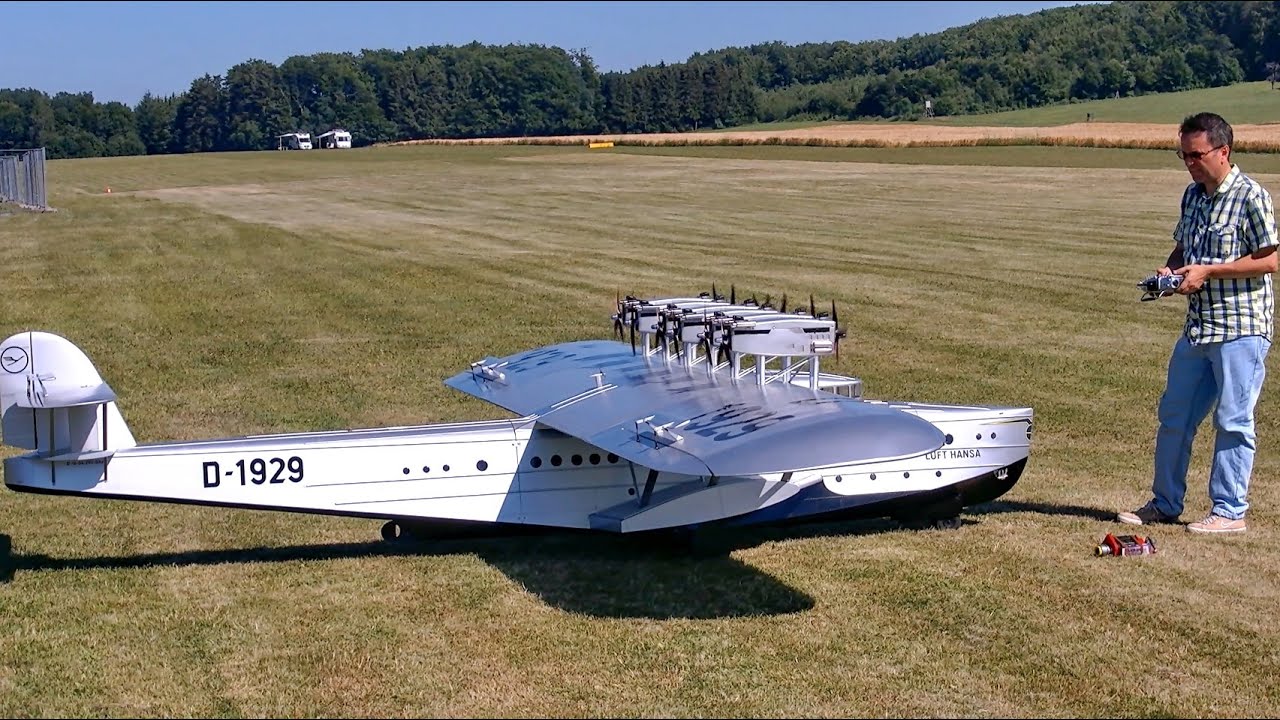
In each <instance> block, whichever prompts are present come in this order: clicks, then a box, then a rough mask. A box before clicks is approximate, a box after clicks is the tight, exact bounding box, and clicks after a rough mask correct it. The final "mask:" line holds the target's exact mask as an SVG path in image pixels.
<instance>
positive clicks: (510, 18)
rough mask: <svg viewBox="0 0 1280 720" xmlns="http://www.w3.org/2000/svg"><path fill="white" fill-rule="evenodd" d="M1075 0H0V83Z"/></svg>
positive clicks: (619, 38)
mask: <svg viewBox="0 0 1280 720" xmlns="http://www.w3.org/2000/svg"><path fill="white" fill-rule="evenodd" d="M1081 4H1085V3H1083V2H1080V1H1079V0H1077V1H1076V2H959V1H953V2H806V1H804V0H794V1H793V2H787V3H780V2H768V1H764V2H729V1H721V2H708V1H698V0H690V1H689V2H621V1H618V2H348V3H343V2H33V1H31V0H18V1H11V2H6V3H4V4H3V6H2V8H0V88H8V89H18V88H32V89H35V90H41V91H43V92H44V93H46V94H48V95H49V96H53V95H55V94H57V93H59V92H64V91H65V92H73V93H81V92H91V93H93V97H94V100H96V101H98V102H102V103H105V102H110V101H112V100H117V101H120V102H123V103H125V104H126V105H129V106H130V107H132V106H135V105H136V104H137V103H138V101H139V100H141V99H142V96H143V95H144V94H145V93H147V92H150V93H151V94H152V95H157V96H165V95H174V94H177V93H181V92H185V91H186V90H187V89H188V88H189V87H190V86H191V82H192V81H193V80H195V79H197V78H199V77H201V76H203V75H206V74H208V75H221V76H225V75H226V73H227V70H228V69H230V68H231V67H233V66H235V65H238V64H240V63H242V62H245V61H247V60H255V59H256V60H266V61H268V62H271V63H273V64H275V65H280V64H281V63H283V62H284V61H285V60H286V59H288V58H289V57H292V56H294V55H312V54H315V53H320V52H352V53H359V52H360V51H361V50H365V49H368V50H378V49H384V48H385V49H391V50H405V49H407V48H413V47H426V46H431V45H466V44H467V43H470V42H473V41H474V42H479V43H481V44H482V45H507V44H522V45H523V44H535V45H545V46H556V47H560V48H562V49H564V50H585V51H586V54H587V55H589V56H590V57H591V58H592V59H593V60H594V61H595V63H596V66H597V67H598V68H599V69H600V70H601V71H602V72H610V71H623V72H625V71H628V70H634V69H636V68H639V67H642V66H645V65H657V64H658V63H659V62H666V63H668V64H670V63H679V62H684V61H685V60H687V59H688V58H689V56H690V55H692V54H693V53H695V52H707V51H711V50H720V49H724V48H728V47H742V46H747V45H753V44H756V43H764V42H773V41H780V42H783V43H785V44H787V45H798V44H800V43H806V42H819V43H820V42H834V41H836V40H847V41H849V42H861V41H864V40H894V39H897V38H900V37H909V36H911V35H915V34H917V33H921V34H927V33H933V32H939V31H941V30H945V29H947V28H950V27H956V26H960V25H967V24H969V23H972V22H975V21H977V20H981V19H983V18H992V17H997V16H1001V15H1023V14H1027V13H1033V12H1036V11H1038V10H1044V9H1047V8H1054V7H1064V6H1069V5H1081Z"/></svg>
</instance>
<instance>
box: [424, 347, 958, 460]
mask: <svg viewBox="0 0 1280 720" xmlns="http://www.w3.org/2000/svg"><path fill="white" fill-rule="evenodd" d="M445 384H446V385H448V386H449V387H452V388H454V389H456V390H460V391H462V392H465V393H467V394H470V395H473V396H475V397H478V398H481V399H484V400H488V401H490V402H492V403H494V404H495V405H498V406H499V407H502V408H505V409H507V410H510V411H511V412H514V413H517V414H520V415H526V416H527V415H533V416H537V420H538V422H540V423H542V424H544V425H546V426H548V427H551V428H554V429H556V430H559V431H561V432H563V433H566V434H568V435H572V436H574V437H577V438H580V439H582V440H583V441H585V442H588V443H591V444H592V445H595V446H597V447H599V448H601V449H602V450H605V451H608V452H612V453H615V454H617V455H619V456H620V457H623V458H626V459H627V460H630V461H632V462H634V463H637V464H639V465H643V466H645V467H648V468H651V469H654V470H657V471H659V472H673V473H682V474H687V475H710V476H715V477H727V476H734V475H757V474H763V473H777V472H793V471H797V470H804V469H809V468H819V467H830V466H836V465H845V464H852V463H860V462H869V461H876V460H892V459H897V458H904V457H913V456H916V455H922V454H924V453H929V452H933V451H935V450H937V449H938V448H940V447H942V445H943V443H944V442H945V435H944V433H943V432H942V431H940V430H939V429H938V428H937V427H935V426H934V425H933V424H932V423H930V422H928V421H927V420H924V419H921V418H920V417H917V416H915V415H912V414H909V413H905V412H902V411H900V410H897V409H893V408H891V407H887V406H884V405H878V404H872V403H867V402H863V401H861V400H855V399H852V398H847V397H841V396H836V395H832V394H830V393H826V392H820V391H814V390H811V389H809V388H806V387H801V386H798V385H794V384H788V383H769V384H764V385H759V384H756V383H752V382H749V381H744V380H737V381H735V380H734V379H732V378H731V377H728V376H726V375H724V374H721V373H712V372H708V370H707V368H706V367H705V366H693V367H687V366H684V365H680V364H669V363H664V362H661V361H655V360H653V359H652V358H646V357H645V356H644V355H637V354H634V353H633V351H632V348H631V347H630V346H629V345H628V344H626V343H621V342H611V341H597V340H589V341H583V342H572V343H563V344H559V345H552V346H548V347H545V348H541V349H538V350H532V351H529V352H522V353H517V354H515V355H511V356H509V357H506V358H491V359H488V360H485V361H482V362H478V363H474V364H473V365H472V368H471V369H470V370H467V371H464V372H461V373H459V374H457V375H455V376H453V377H451V378H449V379H448V380H446V381H445Z"/></svg>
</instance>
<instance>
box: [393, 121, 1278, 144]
mask: <svg viewBox="0 0 1280 720" xmlns="http://www.w3.org/2000/svg"><path fill="white" fill-rule="evenodd" d="M1233 129H1234V131H1235V140H1236V142H1235V144H1236V147H1237V149H1240V150H1263V149H1275V148H1280V124H1264V125H1236V126H1234V128H1233ZM1177 136H1178V126H1177V124H1162V123H1103V122H1084V123H1072V124H1069V125H1054V126H1046V127H996V126H988V127H953V126H947V125H933V124H929V123H916V122H911V123H890V122H884V123H843V124H838V125H821V126H815V127H807V128H789V129H778V130H730V131H723V132H688V133H637V134H621V135H563V136H541V137H518V138H479V139H466V140H444V139H433V140H408V141H404V142H400V143H392V144H395V145H421V144H430V145H454V144H529V145H569V144H585V143H588V142H615V143H619V144H628V145H732V144H748V145H749V144H783V145H792V144H794V145H809V144H813V145H828V144H829V145H855V146H856V145H868V146H883V147H895V146H906V147H909V146H921V145H984V144H993V145H998V144H1045V145H1093V146H1100V147H1164V146H1167V145H1169V144H1170V143H1172V142H1174V141H1175V139H1176V138H1177Z"/></svg>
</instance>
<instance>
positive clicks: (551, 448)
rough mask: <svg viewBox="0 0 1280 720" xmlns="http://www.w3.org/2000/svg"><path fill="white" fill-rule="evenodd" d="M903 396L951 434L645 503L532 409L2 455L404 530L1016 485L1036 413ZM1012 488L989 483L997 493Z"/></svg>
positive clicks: (641, 486)
mask: <svg viewBox="0 0 1280 720" xmlns="http://www.w3.org/2000/svg"><path fill="white" fill-rule="evenodd" d="M895 406H897V407H901V408H904V409H907V410H909V411H911V412H914V413H917V414H919V415H921V416H922V417H926V418H927V419H929V420H931V421H933V422H934V423H935V424H937V425H938V426H939V427H940V428H942V429H943V430H944V431H945V432H947V433H948V435H950V436H951V437H953V438H954V442H953V443H952V444H950V445H947V446H945V447H944V448H942V449H940V450H938V451H936V452H933V453H929V454H926V455H921V456H917V457H913V458H907V459H900V460H894V461H889V462H870V463H860V464H856V465H844V466H835V467H827V468H814V469H812V470H807V471H799V472H793V473H787V474H786V475H788V476H789V477H786V478H785V479H784V474H782V473H771V474H764V475H755V476H743V477H728V478H716V479H715V480H714V481H711V480H710V479H709V478H707V477H701V476H689V475H678V474H670V473H668V474H659V475H658V476H657V478H656V479H655V483H654V486H653V488H652V489H651V491H650V495H649V497H648V500H647V502H646V503H644V504H642V503H641V498H642V497H643V496H644V492H645V482H646V475H647V472H648V470H647V468H644V467H641V466H637V465H634V464H633V463H630V462H628V461H626V460H624V459H621V458H619V457H618V456H617V455H613V454H611V453H607V452H605V451H602V450H600V449H598V448H596V447H594V446H591V445H589V444H587V443H584V442H582V441H580V440H578V439H576V438H573V437H570V436H567V435H564V434H562V433H560V432H558V431H555V430H551V429H547V428H543V427H539V426H538V425H537V422H536V419H535V418H521V419H516V420H501V421H486V422H471V423H456V424H444V425H423V426H415V427H399V428H381V429H368V430H347V431H335V432H316V433H298V434H286V435H263V436H251V437H242V438H229V439H222V440H207V441H200V442H182V443H156V444H144V445H138V446H135V447H132V448H125V449H121V450H117V451H115V452H114V453H112V454H110V455H109V456H105V457H96V458H93V457H90V458H85V459H71V460H52V461H51V460H49V459H48V458H45V457H41V456H40V455H39V454H38V453H28V454H26V455H19V456H15V457H11V458H8V459H6V460H5V461H4V471H5V484H6V485H7V486H8V487H9V488H10V489H11V490H15V491H26V492H41V493H54V494H63V495H86V496H93V497H101V498H117V499H135V500H149V501H166V502H178V503H192V504H199V505H214V506H223V507H241V508H255V509H269V510H283V511H298V512H309V513H321V514H334V515H350V516H357V517H368V518H383V519H389V520H399V521H402V523H409V524H411V523H412V522H413V521H423V520H438V521H464V522H477V523H501V524H509V525H532V526H544V527H558V528H576V529H595V530H604V531H612V532H638V531H646V530H657V529H662V528H671V527H680V526H689V525H706V524H712V523H716V522H720V521H733V522H735V523H740V524H749V523H756V522H772V521H776V520H782V519H786V520H796V519H801V518H805V519H821V518H823V517H835V516H838V515H847V514H863V513H866V512H867V511H870V510H874V508H875V507H877V506H878V505H882V504H885V503H889V504H892V503H893V501H901V500H902V499H904V498H905V499H908V500H909V499H911V498H918V497H920V496H921V495H922V494H924V493H929V492H934V491H945V490H946V489H947V488H961V487H963V486H964V484H965V483H972V482H974V481H975V480H981V479H983V478H987V480H988V484H989V485H991V486H993V487H998V486H1012V484H1013V482H1015V481H1016V480H1017V477H1018V475H1019V474H1020V473H1021V470H1022V466H1023V465H1024V464H1025V461H1026V458H1027V455H1028V452H1029V444H1030V442H1029V436H1030V429H1029V428H1030V412H1029V411H1024V410H1017V409H1001V408H967V407H947V406H924V405H915V404H900V405H899V404H895ZM1004 489H1005V490H1007V489H1008V488H1007V487H1005V488H1004ZM1003 491H1004V490H999V491H995V490H994V489H988V490H987V492H988V494H991V495H992V497H995V496H998V495H999V494H1001V493H1002V492H1003ZM970 492H974V490H970ZM944 494H945V493H944ZM961 504H962V505H967V504H972V501H962V502H961ZM908 509H909V508H908ZM957 510H958V507H957ZM872 514H874V513H872Z"/></svg>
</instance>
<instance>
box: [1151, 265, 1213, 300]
mask: <svg viewBox="0 0 1280 720" xmlns="http://www.w3.org/2000/svg"><path fill="white" fill-rule="evenodd" d="M1161 269H1162V270H1168V268H1161ZM1178 274H1179V275H1181V276H1182V284H1181V285H1179V286H1178V290H1177V293H1178V294H1179V295H1193V294H1195V293H1198V292H1200V288H1202V287H1204V281H1205V280H1208V279H1209V266H1208V265H1183V266H1182V267H1181V268H1179V269H1178Z"/></svg>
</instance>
